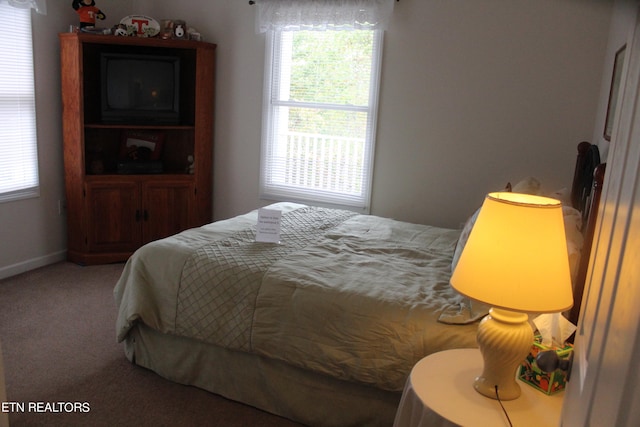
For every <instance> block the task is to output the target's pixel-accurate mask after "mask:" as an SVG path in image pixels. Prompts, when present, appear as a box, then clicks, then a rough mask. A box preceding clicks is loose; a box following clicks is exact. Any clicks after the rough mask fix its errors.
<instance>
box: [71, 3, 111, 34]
mask: <svg viewBox="0 0 640 427" xmlns="http://www.w3.org/2000/svg"><path fill="white" fill-rule="evenodd" d="M71 7H73V9H74V10H75V11H76V13H77V14H78V16H79V17H80V28H85V27H95V25H96V19H100V20H103V19H105V18H106V16H105V14H104V13H102V11H101V10H100V9H98V8H97V7H96V2H95V1H94V0H73V3H71Z"/></svg>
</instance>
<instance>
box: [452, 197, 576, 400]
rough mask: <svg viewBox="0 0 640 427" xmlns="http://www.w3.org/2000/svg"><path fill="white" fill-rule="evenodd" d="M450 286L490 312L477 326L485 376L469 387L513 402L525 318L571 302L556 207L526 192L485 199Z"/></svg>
mask: <svg viewBox="0 0 640 427" xmlns="http://www.w3.org/2000/svg"><path fill="white" fill-rule="evenodd" d="M451 285H452V286H453V288H454V289H456V290H457V291H458V292H460V293H461V294H463V295H466V296H468V297H469V298H472V299H475V300H478V301H481V302H484V303H487V304H490V305H491V306H492V307H493V308H492V309H491V311H490V312H489V315H488V316H487V317H485V318H484V319H483V320H482V321H481V322H480V325H479V326H478V337H477V338H478V345H479V347H480V351H481V352H482V355H483V358H484V371H483V374H482V375H481V376H480V377H478V378H476V382H475V385H474V386H475V388H476V390H478V392H480V393H482V394H484V395H486V396H489V397H493V398H496V393H497V392H499V393H500V398H501V399H503V400H510V399H515V398H517V397H518V396H519V395H520V388H519V386H518V385H517V384H516V382H515V370H516V368H517V367H518V366H519V365H520V363H521V362H522V361H523V360H524V358H525V357H526V356H527V354H528V352H529V350H530V348H531V344H532V342H533V331H532V330H531V326H530V325H529V322H528V316H527V315H526V314H524V313H552V312H560V311H564V310H567V309H569V308H570V307H571V306H572V305H573V295H572V287H571V276H570V272H569V259H568V255H567V244H566V237H565V231H564V221H563V215H562V205H561V203H560V202H559V201H558V200H555V199H550V198H547V197H540V196H532V195H528V194H519V193H507V192H505V193H490V194H488V195H487V197H486V198H485V201H484V203H483V205H482V208H481V209H480V212H479V214H478V218H477V220H476V222H475V224H474V226H473V229H472V231H471V234H470V235H469V239H468V240H467V243H466V245H465V246H464V249H463V251H462V254H461V255H460V260H459V261H458V264H457V265H456V268H455V271H454V272H453V275H452V276H451ZM498 330H499V332H500V333H501V334H502V335H500V337H499V338H498V337H497V335H495V334H498Z"/></svg>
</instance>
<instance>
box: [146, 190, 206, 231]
mask: <svg viewBox="0 0 640 427" xmlns="http://www.w3.org/2000/svg"><path fill="white" fill-rule="evenodd" d="M142 194H143V200H142V206H143V218H144V221H143V225H142V239H143V242H144V243H146V242H150V241H152V240H157V239H161V238H163V237H167V236H171V235H173V234H176V233H178V232H180V231H183V230H186V229H187V228H190V227H192V226H193V219H192V218H193V206H194V203H195V195H194V186H193V184H192V183H190V182H185V181H170V180H162V181H157V182H156V181H151V182H145V183H143V185H142Z"/></svg>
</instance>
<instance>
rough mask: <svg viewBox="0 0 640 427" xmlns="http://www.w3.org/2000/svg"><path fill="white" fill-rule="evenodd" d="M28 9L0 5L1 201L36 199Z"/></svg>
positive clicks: (34, 127) (34, 134)
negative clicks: (34, 197)
mask: <svg viewBox="0 0 640 427" xmlns="http://www.w3.org/2000/svg"><path fill="white" fill-rule="evenodd" d="M33 77H34V74H33V45H32V35H31V9H29V8H26V9H21V8H15V7H11V6H10V5H9V4H8V3H5V2H0V201H8V200H15V199H21V198H27V197H33V196H37V195H38V191H39V190H38V154H37V138H36V117H35V90H34V80H33Z"/></svg>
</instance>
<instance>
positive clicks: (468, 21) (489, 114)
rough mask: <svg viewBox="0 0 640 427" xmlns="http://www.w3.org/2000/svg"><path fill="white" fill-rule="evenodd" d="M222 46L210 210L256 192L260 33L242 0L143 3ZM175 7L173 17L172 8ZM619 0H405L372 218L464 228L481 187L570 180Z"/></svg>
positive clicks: (382, 115)
mask: <svg viewBox="0 0 640 427" xmlns="http://www.w3.org/2000/svg"><path fill="white" fill-rule="evenodd" d="M140 6H141V9H145V8H147V9H148V10H149V12H148V13H151V14H152V15H157V16H158V17H160V18H165V17H169V18H182V19H185V20H186V21H187V23H188V24H190V25H193V26H195V27H197V28H198V29H199V30H200V31H201V32H202V33H203V34H204V35H205V37H206V38H207V40H209V41H214V42H216V43H218V49H219V52H218V60H219V63H218V68H217V69H218V73H219V74H218V79H217V82H218V94H217V98H216V108H217V111H216V122H217V128H216V148H215V155H216V159H215V168H216V170H215V172H214V174H215V183H214V187H215V195H214V213H215V217H216V218H223V217H228V216H231V215H234V214H238V213H240V212H242V211H245V210H248V209H252V208H255V207H256V205H257V204H259V203H266V201H260V200H259V197H258V167H259V150H260V148H259V147H260V126H261V99H262V98H261V97H262V75H263V69H264V65H263V61H264V52H263V51H264V36H263V35H256V34H255V33H254V13H255V10H254V7H253V6H249V5H248V4H247V2H246V1H233V2H229V1H221V0H217V1H208V2H204V1H199V2H190V3H185V4H182V5H181V7H180V9H179V10H178V9H176V8H175V6H174V3H173V2H172V1H171V0H154V1H150V0H142V1H141V2H140ZM172 11H174V12H172ZM610 13H611V4H610V3H609V2H606V1H597V0H594V1H584V0H582V1H578V0H569V1H561V2H559V1H557V0H543V1H535V2H531V1H527V0H516V1H514V0H484V1H470V0H448V1H441V0H428V1H424V0H401V1H400V2H398V3H396V5H395V12H394V15H393V21H392V23H391V27H390V29H389V31H388V32H387V33H386V35H385V46H384V49H385V51H384V64H383V74H382V82H381V85H382V88H381V97H380V101H381V105H380V112H379V124H378V138H377V150H376V165H375V174H374V184H373V185H374V187H373V198H372V213H374V214H377V215H384V216H391V217H395V218H398V219H403V220H409V221H415V222H427V223H432V224H438V225H443V226H449V227H457V226H458V225H459V224H460V223H461V222H463V221H464V220H465V219H466V217H467V216H468V215H469V214H470V213H471V212H472V211H473V210H474V209H475V207H476V206H477V205H479V203H480V202H481V201H482V198H483V196H484V194H485V193H486V192H487V191H490V190H494V189H499V188H502V187H503V185H504V184H505V183H506V182H507V181H517V180H519V179H521V178H523V177H525V176H529V175H534V176H537V177H539V178H540V179H542V180H543V183H545V184H546V185H547V186H548V188H550V189H556V188H559V187H562V186H567V185H569V183H570V179H571V172H572V168H573V162H574V157H575V146H576V145H577V143H578V142H580V141H581V140H590V139H591V136H592V131H593V123H594V120H595V116H596V110H597V102H598V96H599V90H600V82H601V78H602V64H603V59H604V54H605V49H606V42H607V35H608V29H609V22H610Z"/></svg>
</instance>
